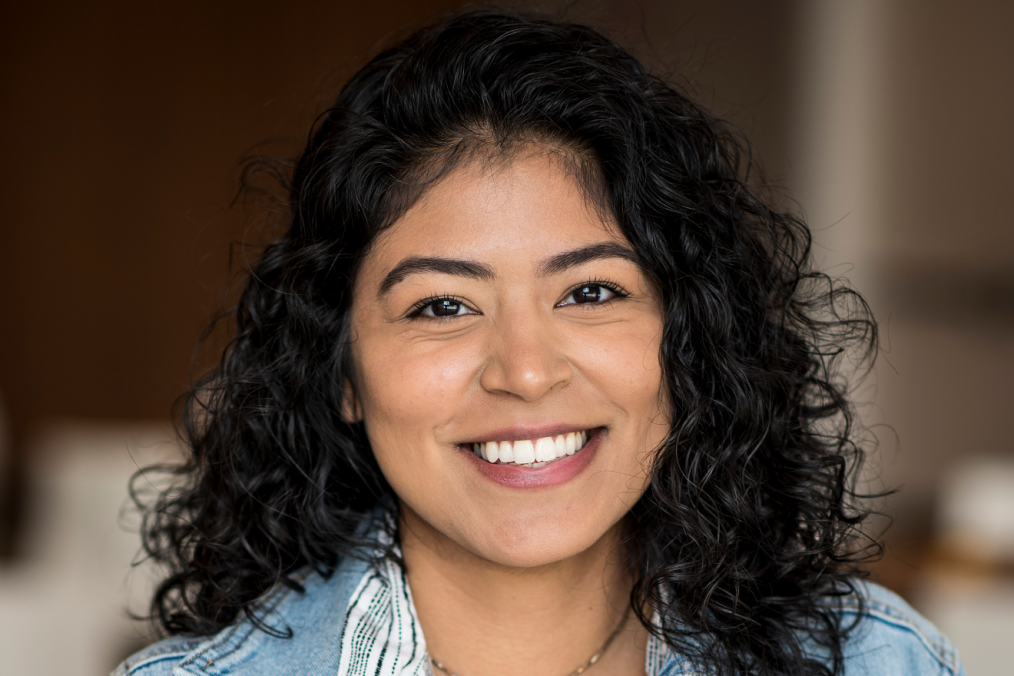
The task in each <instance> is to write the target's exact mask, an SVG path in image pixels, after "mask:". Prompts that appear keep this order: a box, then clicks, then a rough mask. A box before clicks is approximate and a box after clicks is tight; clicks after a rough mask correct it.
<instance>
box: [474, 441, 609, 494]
mask: <svg viewBox="0 0 1014 676" xmlns="http://www.w3.org/2000/svg"><path fill="white" fill-rule="evenodd" d="M604 429H605V428H602V427H600V428H598V429H596V430H594V431H593V432H591V433H590V435H589V436H590V438H589V439H588V442H587V443H586V444H585V445H584V448H582V449H581V450H580V451H579V452H577V453H575V454H574V455H568V456H567V457H566V458H560V459H559V460H554V461H553V462H551V463H549V464H548V465H545V466H543V467H523V466H521V465H511V464H507V465H498V464H495V463H490V462H486V461H485V460H483V459H482V458H478V457H476V455H475V453H473V452H472V451H471V450H470V449H469V448H468V447H466V446H462V447H461V453H462V454H464V455H467V456H468V458H469V459H470V460H471V462H472V463H473V464H474V465H475V466H476V468H477V469H478V470H479V471H480V472H482V473H483V474H485V475H486V476H487V477H489V478H490V479H492V480H493V481H495V482H497V483H498V484H501V485H503V486H507V487H508V488H540V487H543V486H559V485H560V484H563V483H566V482H568V481H570V480H571V479H573V478H574V477H576V476H577V475H578V474H580V473H581V470H583V469H584V468H585V467H587V466H588V465H589V464H591V461H592V460H593V459H594V458H595V452H596V451H598V450H599V444H600V443H601V441H602V433H603V431H604Z"/></svg>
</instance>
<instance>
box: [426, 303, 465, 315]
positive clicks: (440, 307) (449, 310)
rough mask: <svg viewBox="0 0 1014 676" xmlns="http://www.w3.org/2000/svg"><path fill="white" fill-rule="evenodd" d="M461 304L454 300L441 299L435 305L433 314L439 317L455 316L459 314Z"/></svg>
mask: <svg viewBox="0 0 1014 676" xmlns="http://www.w3.org/2000/svg"><path fill="white" fill-rule="evenodd" d="M460 307H461V304H460V303H458V302H455V301H453V300H440V301H437V302H436V303H435V304H434V305H433V314H435V315H436V316H437V317H453V316H454V315H456V314H458V309H459V308H460Z"/></svg>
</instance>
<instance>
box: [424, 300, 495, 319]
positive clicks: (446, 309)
mask: <svg viewBox="0 0 1014 676" xmlns="http://www.w3.org/2000/svg"><path fill="white" fill-rule="evenodd" d="M424 303H425V304H420V305H417V306H416V307H417V308H418V309H417V310H416V311H415V312H413V313H412V314H411V315H409V316H410V317H424V318H429V319H446V318H448V317H461V316H464V315H474V314H479V313H478V312H476V311H475V310H473V309H472V308H470V307H468V306H467V305H465V304H464V303H463V302H462V301H460V300H458V299H457V298H433V299H430V300H428V301H424Z"/></svg>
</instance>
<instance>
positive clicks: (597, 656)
mask: <svg viewBox="0 0 1014 676" xmlns="http://www.w3.org/2000/svg"><path fill="white" fill-rule="evenodd" d="M629 614H630V606H627V609H626V610H625V611H623V617H621V618H620V623H619V624H618V625H616V629H613V633H611V634H609V638H607V639H606V642H605V643H603V644H602V647H601V648H599V649H598V652H596V653H595V654H594V655H592V656H591V657H589V658H588V661H587V662H585V663H584V664H583V665H581V666H580V667H578V668H577V669H575V670H574V671H572V672H570V673H569V674H567V676H580V675H581V674H583V673H584V672H586V671H587V670H588V669H590V668H591V666H592V665H593V664H595V663H596V662H598V661H599V659H600V658H601V657H602V655H603V654H604V653H605V652H606V649H608V648H609V644H610V643H612V642H613V639H615V638H616V637H617V636H618V635H619V633H620V630H621V629H623V625H624V624H626V623H627V615H629ZM430 664H432V665H433V666H434V667H436V668H437V669H439V670H440V671H442V672H444V673H445V674H447V676H461V674H456V673H454V672H453V671H451V670H450V669H448V668H447V667H445V666H444V665H443V664H442V663H441V662H440V661H439V660H437V659H436V658H434V657H430Z"/></svg>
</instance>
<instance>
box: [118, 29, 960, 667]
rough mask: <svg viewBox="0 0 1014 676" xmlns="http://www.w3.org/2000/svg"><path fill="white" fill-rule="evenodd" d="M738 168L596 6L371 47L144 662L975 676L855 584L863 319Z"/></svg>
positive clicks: (214, 451)
mask: <svg viewBox="0 0 1014 676" xmlns="http://www.w3.org/2000/svg"><path fill="white" fill-rule="evenodd" d="M748 170H749V167H746V166H743V165H742V164H741V161H740V146H739V145H738V143H737V140H736V138H735V137H734V136H733V135H731V134H730V133H728V132H727V130H726V128H725V127H724V126H723V124H722V123H721V122H720V121H718V120H716V119H715V118H713V117H712V116H711V115H710V114H709V113H707V112H706V111H704V110H703V109H701V108H700V107H698V106H697V105H695V104H693V103H692V102H691V101H689V100H688V99H687V98H686V96H684V95H683V94H682V93H681V92H680V91H678V90H676V89H675V88H673V87H672V86H671V85H669V84H667V83H665V82H663V81H661V80H659V79H657V78H654V77H652V76H650V75H648V74H647V73H646V72H645V71H644V70H643V68H642V67H641V65H640V64H639V63H637V61H635V60H634V59H633V58H632V57H631V56H629V55H628V54H627V53H626V52H624V51H623V50H622V49H621V48H619V47H618V46H616V45H615V44H613V43H612V42H610V41H608V40H607V39H605V38H604V37H602V36H601V35H599V34H598V33H596V32H594V31H592V30H591V29H588V28H586V27H583V26H578V25H572V24H562V23H555V22H549V21H544V20H541V19H536V18H530V17H525V16H518V15H512V14H500V13H490V12H467V13H463V14H457V15H453V16H451V17H449V18H446V19H444V20H443V21H441V22H439V23H437V24H435V25H434V26H431V27H429V28H426V29H424V30H422V31H420V32H418V33H417V34H415V35H413V36H412V37H410V38H408V39H407V40H406V41H404V42H403V43H401V44H399V45H397V46H395V47H394V48H392V49H391V50H389V51H387V52H384V53H383V54H381V55H379V56H377V57H376V58H375V59H373V60H372V61H371V62H370V63H369V64H368V65H367V66H365V67H364V68H363V69H362V70H361V71H360V72H359V73H358V74H356V75H355V76H354V77H353V78H352V79H351V80H350V81H349V82H348V84H346V86H345V87H344V89H343V90H342V92H341V94H340V95H339V97H338V100H337V102H336V104H335V105H334V106H333V107H332V108H331V109H330V110H329V111H328V113H327V114H326V115H325V116H324V117H323V118H322V119H321V122H320V123H319V125H318V127H317V128H316V129H315V130H314V133H313V134H312V136H311V139H310V142H309V144H308V146H307V148H306V149H305V150H304V152H303V153H302V155H301V157H300V158H299V160H298V162H297V163H296V166H295V170H294V172H293V175H292V181H291V186H290V205H291V214H290V220H289V222H288V228H287V230H286V232H285V234H284V235H283V236H282V237H281V238H280V239H279V240H278V241H276V242H275V243H273V244H272V245H270V246H269V247H268V248H267V250H266V251H265V252H264V254H263V256H262V257H261V258H260V260H259V261H258V262H257V263H256V265H255V266H254V267H253V269H252V270H251V274H250V276H249V281H248V282H247V286H246V288H245V291H244V293H243V296H242V298H241V299H240V301H239V304H238V305H237V307H236V309H235V313H234V314H233V317H234V320H235V331H236V333H235V338H234V340H233V342H232V343H231V345H230V346H229V348H228V349H227V350H226V352H225V354H224V356H223V358H222V362H221V365H220V367H219V368H218V369H217V370H215V371H213V372H212V373H210V374H209V375H208V376H207V377H205V379H204V380H203V381H202V382H201V383H199V385H198V386H197V387H196V388H195V389H194V391H193V392H192V393H191V395H190V397H189V399H188V400H187V401H186V406H185V407H184V408H183V430H184V434H185V437H186V439H187V440H188V442H189V444H190V447H191V450H192V456H191V459H190V461H189V463H188V464H187V465H186V466H184V467H182V468H179V469H178V470H176V471H177V474H178V476H180V477H182V478H183V479H184V481H183V482H182V484H181V485H180V487H179V489H178V490H176V491H170V492H168V493H166V494H164V495H162V496H160V497H159V498H158V500H157V501H156V502H155V503H154V504H152V505H149V506H148V507H149V510H148V512H147V521H146V529H145V547H146V549H147V551H148V553H149V554H150V555H151V556H153V557H154V558H155V559H157V560H159V561H161V562H163V563H164V564H166V565H167V566H168V567H169V575H168V576H167V578H166V579H165V580H164V581H163V583H162V584H161V586H160V587H159V589H158V591H157V593H156V596H155V599H154V602H153V611H154V617H155V618H156V619H157V620H158V621H159V623H160V625H161V627H162V628H163V629H164V630H165V631H166V632H167V633H169V634H174V635H175V636H172V637H170V638H168V639H166V640H164V641H162V642H160V643H158V644H156V645H155V646H153V647H151V648H149V649H147V650H145V651H142V652H141V653H139V654H137V655H135V656H134V657H132V658H130V659H128V660H127V661H126V662H125V663H124V664H123V665H121V667H120V671H121V673H129V674H168V673H170V672H172V673H181V672H182V673H221V674H224V673H230V674H290V673H291V674H329V675H330V674H342V675H345V674H364V675H365V674H371V675H377V674H387V675H393V674H428V673H431V670H432V669H436V670H438V671H441V672H446V673H447V674H463V675H465V676H497V675H500V674H533V675H535V676H565V675H573V674H580V673H583V672H584V671H585V670H587V669H593V670H594V671H593V673H598V674H601V675H602V676H606V675H607V674H614V675H617V674H623V675H630V674H647V675H649V676H663V675H665V676H669V675H671V674H678V673H709V674H710V673H715V674H741V673H742V674H831V673H836V674H841V673H846V674H906V673H912V674H915V673H920V674H923V673H956V672H959V671H960V669H961V667H960V664H959V663H958V661H957V658H956V656H955V654H954V651H953V648H951V647H950V645H949V644H948V643H947V641H946V640H945V639H944V638H942V637H941V636H939V634H937V632H936V631H935V630H934V629H933V627H932V626H930V625H929V624H927V623H926V622H925V621H924V620H922V619H921V618H920V617H919V616H918V615H916V614H915V613H914V611H912V610H911V609H910V608H909V607H908V606H907V605H905V603H904V602H903V601H901V600H900V599H899V598H897V597H895V596H894V595H892V594H890V593H889V592H887V591H886V590H883V589H881V588H879V587H876V586H875V585H871V584H867V583H864V582H861V581H860V578H859V571H858V568H857V566H858V565H859V563H860V562H861V561H862V560H863V558H864V557H865V556H867V555H868V554H869V553H870V552H871V551H875V549H876V547H875V543H874V544H870V541H868V540H863V539H862V538H861V536H860V534H859V531H858V530H857V528H858V526H859V524H860V523H861V522H862V520H863V513H862V511H861V510H859V508H858V506H857V505H855V504H854V501H855V500H856V498H857V496H856V495H855V494H854V493H853V492H852V490H851V487H852V485H853V478H854V476H855V472H856V471H857V469H858V467H859V464H860V462H859V461H860V460H861V455H862V454H861V451H860V450H859V448H858V447H857V445H856V443H855V440H854V432H853V429H852V412H851V409H850V406H849V402H848V400H847V399H846V397H845V392H846V388H845V383H844V382H843V380H842V379H841V377H840V375H839V374H838V373H837V371H836V366H837V363H838V360H839V358H840V356H841V355H842V354H843V351H844V350H846V349H847V348H849V347H850V346H853V345H854V346H856V347H857V348H858V349H859V350H860V352H861V353H862V352H864V351H870V350H872V349H873V348H874V347H875V327H874V325H873V323H872V321H871V320H870V319H869V317H868V313H867V311H866V306H865V304H864V303H863V302H862V300H861V299H860V298H859V297H858V296H856V295H855V294H854V293H853V292H851V291H850V290H848V289H847V288H844V287H837V286H834V285H832V284H830V282H829V281H828V280H827V279H826V278H825V277H823V276H822V275H820V274H818V273H816V272H813V271H812V270H811V269H810V268H809V232H808V230H807V229H806V227H805V225H804V224H803V223H801V222H800V221H799V220H797V219H796V218H794V217H793V216H791V215H789V214H785V213H782V212H779V211H777V210H774V209H773V208H771V207H770V206H768V205H767V204H766V203H765V202H764V201H762V200H761V199H760V198H759V197H758V196H757V195H756V194H755V192H754V191H753V190H752V189H751V187H750V185H749V183H748V182H747V175H746V172H747V171H748ZM174 669H176V670H177V671H173V670H174Z"/></svg>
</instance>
